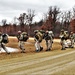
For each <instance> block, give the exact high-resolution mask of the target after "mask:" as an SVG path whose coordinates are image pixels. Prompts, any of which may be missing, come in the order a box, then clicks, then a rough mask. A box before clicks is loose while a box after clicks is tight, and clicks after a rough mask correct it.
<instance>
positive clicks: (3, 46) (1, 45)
mask: <svg viewBox="0 0 75 75" xmlns="http://www.w3.org/2000/svg"><path fill="white" fill-rule="evenodd" d="M1 48H3V49H4V50H5V52H6V53H7V54H9V53H10V52H8V50H7V48H6V47H5V45H4V44H3V43H0V50H1Z"/></svg>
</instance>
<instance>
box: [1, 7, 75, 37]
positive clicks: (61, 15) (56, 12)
mask: <svg viewBox="0 0 75 75" xmlns="http://www.w3.org/2000/svg"><path fill="white" fill-rule="evenodd" d="M34 16H35V13H34V10H31V9H29V10H28V12H27V13H22V14H20V16H19V17H18V18H16V19H17V20H18V22H19V23H18V25H17V23H15V22H14V23H13V24H6V20H2V22H3V25H2V26H0V31H1V32H2V33H7V34H9V35H16V34H17V31H19V30H21V31H26V32H28V33H29V35H30V36H33V35H34V30H36V29H38V30H40V29H42V30H52V31H53V32H54V35H55V36H56V37H58V35H59V33H60V30H61V29H62V28H63V29H64V30H66V31H69V32H70V31H73V32H75V7H73V9H72V11H65V12H62V11H60V9H59V8H58V7H57V6H50V7H49V10H48V12H47V13H46V14H44V18H43V19H42V20H41V21H40V22H37V23H36V22H35V23H32V21H33V18H34Z"/></svg>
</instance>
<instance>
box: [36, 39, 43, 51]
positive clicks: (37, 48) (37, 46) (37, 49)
mask: <svg viewBox="0 0 75 75" xmlns="http://www.w3.org/2000/svg"><path fill="white" fill-rule="evenodd" d="M35 48H36V51H41V50H42V49H43V47H42V46H41V45H40V42H39V41H38V40H36V41H35Z"/></svg>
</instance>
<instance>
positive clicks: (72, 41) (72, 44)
mask: <svg viewBox="0 0 75 75" xmlns="http://www.w3.org/2000/svg"><path fill="white" fill-rule="evenodd" d="M71 48H74V39H72V40H71Z"/></svg>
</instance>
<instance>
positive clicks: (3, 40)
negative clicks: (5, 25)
mask: <svg viewBox="0 0 75 75" xmlns="http://www.w3.org/2000/svg"><path fill="white" fill-rule="evenodd" d="M2 42H3V43H5V44H6V43H8V42H9V40H8V35H7V34H2Z"/></svg>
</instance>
